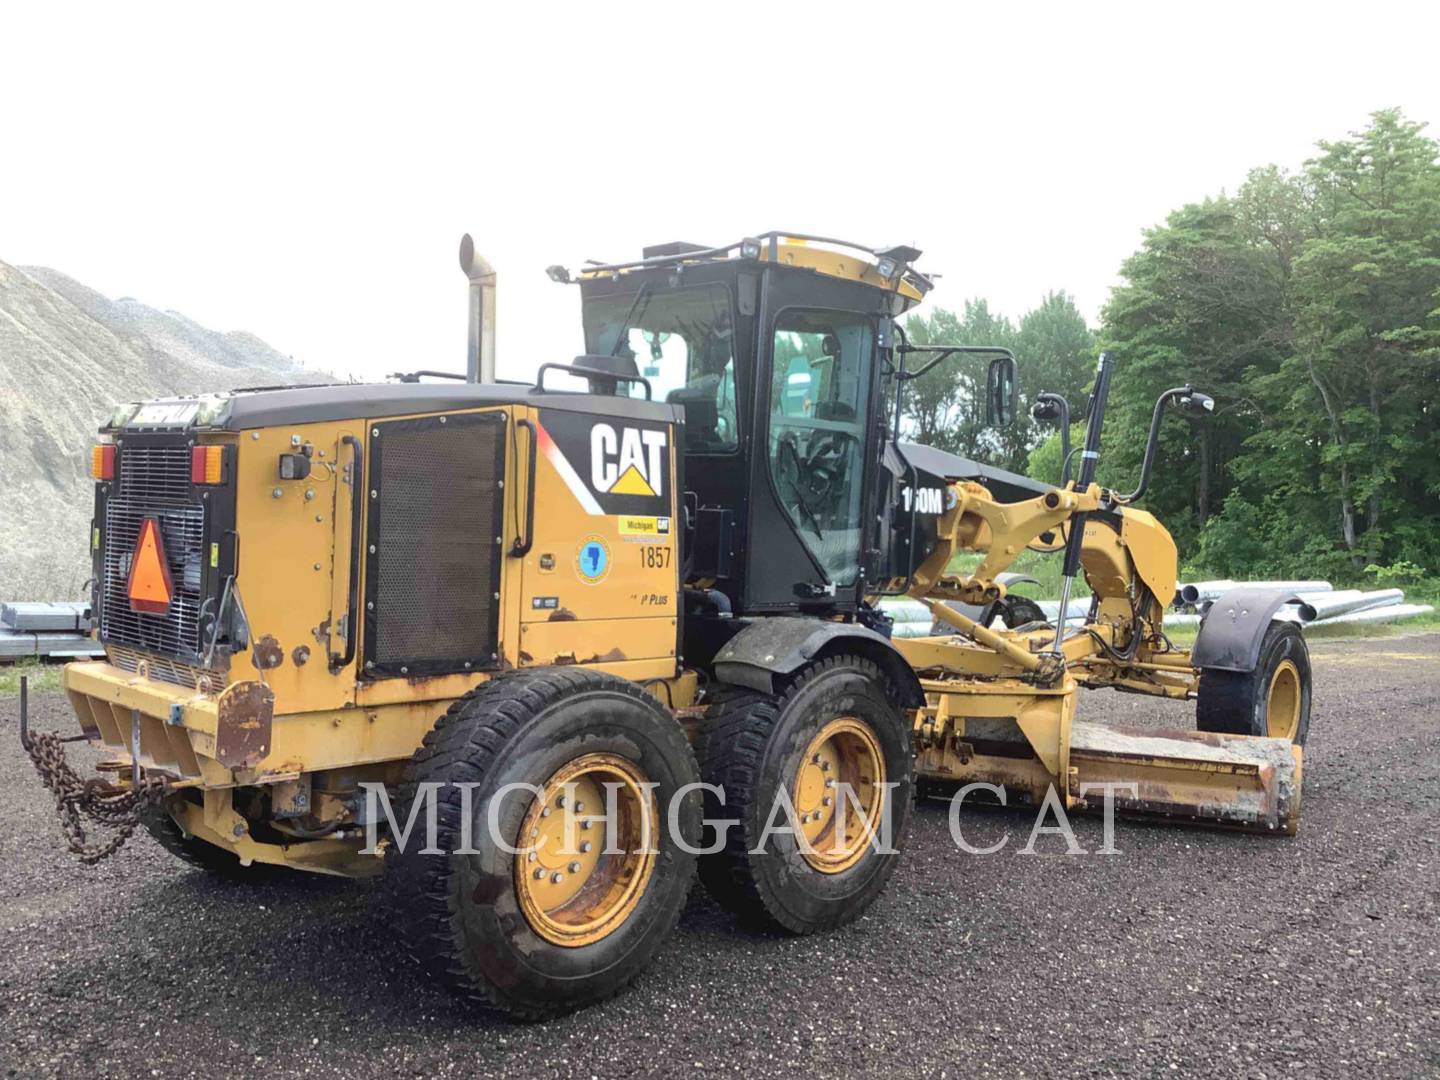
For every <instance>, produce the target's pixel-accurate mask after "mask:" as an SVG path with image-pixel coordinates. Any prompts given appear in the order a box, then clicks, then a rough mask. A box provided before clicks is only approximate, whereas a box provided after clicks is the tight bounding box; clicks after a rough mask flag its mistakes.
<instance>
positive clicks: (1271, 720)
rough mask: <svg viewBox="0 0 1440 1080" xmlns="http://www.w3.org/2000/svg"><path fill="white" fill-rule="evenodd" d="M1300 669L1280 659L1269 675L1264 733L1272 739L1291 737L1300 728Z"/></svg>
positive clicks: (1293, 736) (1292, 662)
mask: <svg viewBox="0 0 1440 1080" xmlns="http://www.w3.org/2000/svg"><path fill="white" fill-rule="evenodd" d="M1300 698H1301V693H1300V669H1299V668H1297V667H1296V666H1295V663H1294V661H1293V660H1282V661H1280V666H1279V667H1277V668H1276V669H1275V674H1274V675H1272V676H1270V692H1269V693H1268V694H1267V695H1266V697H1265V733H1266V734H1267V735H1269V736H1270V737H1271V738H1272V739H1293V738H1295V735H1296V733H1297V732H1298V731H1299V729H1300Z"/></svg>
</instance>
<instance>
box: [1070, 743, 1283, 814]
mask: <svg viewBox="0 0 1440 1080" xmlns="http://www.w3.org/2000/svg"><path fill="white" fill-rule="evenodd" d="M1302 760H1303V751H1302V750H1301V748H1300V747H1298V746H1296V745H1294V744H1293V743H1291V742H1290V741H1289V740H1288V739H1266V738H1256V737H1254V736H1249V735H1220V734H1214V733H1210V732H1192V731H1146V730H1133V729H1131V730H1126V729H1120V728H1115V727H1111V726H1108V725H1104V724H1090V723H1083V722H1079V721H1077V722H1075V723H1074V724H1072V725H1071V728H1070V767H1071V769H1072V770H1073V774H1072V775H1073V776H1074V781H1073V785H1074V786H1073V789H1072V790H1073V793H1074V795H1075V798H1076V803H1077V805H1079V806H1081V807H1084V808H1086V809H1095V810H1099V809H1102V808H1103V806H1104V800H1105V790H1106V786H1107V785H1108V786H1109V790H1110V791H1111V792H1113V798H1114V805H1115V808H1116V810H1117V811H1119V812H1121V813H1126V814H1139V815H1145V816H1161V817H1167V818H1179V819H1182V820H1186V821H1192V822H1195V823H1197V824H1206V825H1217V826H1221V827H1224V828H1231V829H1240V830H1243V831H1245V832H1259V833H1279V834H1282V835H1286V836H1293V835H1294V834H1295V830H1296V828H1297V827H1298V826H1299V824H1300V775H1301V767H1302Z"/></svg>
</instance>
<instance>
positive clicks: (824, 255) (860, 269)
mask: <svg viewBox="0 0 1440 1080" xmlns="http://www.w3.org/2000/svg"><path fill="white" fill-rule="evenodd" d="M919 257H920V252H919V250H918V249H916V248H913V247H904V246H896V247H888V248H870V247H866V246H864V245H863V244H854V243H851V242H850V241H848V240H836V239H834V238H833V237H826V236H807V235H805V234H803V233H794V232H768V233H761V234H760V235H759V236H747V237H745V238H744V239H742V240H737V241H735V243H733V244H726V245H724V246H722V247H705V246H704V245H701V244H690V243H683V242H676V243H669V244H657V245H654V246H651V247H647V248H645V249H644V251H643V252H642V255H641V258H639V259H637V260H634V261H632V262H620V263H594V262H591V263H586V264H585V266H584V267H583V268H581V270H580V272H579V280H581V281H586V280H594V279H596V278H603V277H607V276H611V275H614V276H619V275H621V274H626V273H631V272H634V271H639V270H653V269H661V268H664V267H667V266H682V265H696V264H700V263H715V262H726V261H735V262H739V261H745V260H748V261H751V262H758V263H773V264H776V265H780V266H793V267H797V268H800V269H805V270H813V271H815V272H817V273H821V274H826V275H828V276H830V277H836V278H842V279H843V280H846V281H856V282H859V283H860V284H862V285H869V286H870V287H872V288H876V289H881V290H883V291H885V292H889V293H894V294H895V295H896V296H897V297H899V298H900V300H901V301H902V304H903V308H902V310H908V309H910V308H911V307H913V306H915V305H916V304H918V303H919V302H920V301H921V300H922V299H924V297H925V294H926V293H928V292H929V291H930V289H931V288H932V287H933V285H934V282H933V281H931V279H930V278H928V277H926V276H925V275H924V274H922V273H920V272H919V271H918V270H916V269H915V268H914V267H913V266H912V265H911V264H912V263H913V262H914V261H915V260H917V259H918V258H919ZM548 273H549V274H550V277H551V278H552V279H554V280H556V281H562V282H568V281H570V280H571V277H570V272H569V271H568V270H566V269H565V268H564V267H560V266H552V267H550V269H549V271H548Z"/></svg>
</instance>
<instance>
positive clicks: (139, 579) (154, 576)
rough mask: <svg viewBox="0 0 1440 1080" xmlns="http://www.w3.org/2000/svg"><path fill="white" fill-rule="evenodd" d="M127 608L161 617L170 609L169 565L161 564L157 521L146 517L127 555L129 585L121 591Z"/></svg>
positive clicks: (171, 583)
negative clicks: (127, 603) (128, 556)
mask: <svg viewBox="0 0 1440 1080" xmlns="http://www.w3.org/2000/svg"><path fill="white" fill-rule="evenodd" d="M125 593H126V595H127V596H129V597H130V608H131V610H133V611H143V612H145V613H146V614H148V615H164V614H165V613H166V612H168V611H169V610H170V597H171V595H172V594H173V593H174V584H173V582H172V581H171V579H170V565H169V563H167V562H166V561H165V545H164V543H163V542H162V541H161V539H160V522H159V520H158V519H157V518H153V517H147V518H146V519H145V520H144V521H142V522H140V535H139V536H138V537H136V538H135V550H134V551H133V552H131V554H130V583H129V585H128V586H127V587H126V589H125Z"/></svg>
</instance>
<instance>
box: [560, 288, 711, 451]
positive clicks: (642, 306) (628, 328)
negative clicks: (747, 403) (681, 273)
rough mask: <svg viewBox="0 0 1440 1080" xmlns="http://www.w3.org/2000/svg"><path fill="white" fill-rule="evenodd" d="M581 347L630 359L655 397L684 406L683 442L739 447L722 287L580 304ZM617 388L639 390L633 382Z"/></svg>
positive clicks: (651, 291) (704, 447)
mask: <svg viewBox="0 0 1440 1080" xmlns="http://www.w3.org/2000/svg"><path fill="white" fill-rule="evenodd" d="M584 316H585V347H586V351H587V352H591V353H597V354H599V355H601V356H621V357H627V358H629V359H631V360H633V361H634V362H635V366H636V369H637V371H638V372H639V374H641V375H643V376H644V377H645V378H646V379H648V380H649V382H650V386H651V388H652V389H653V391H654V395H655V400H657V401H668V402H670V403H671V404H676V405H681V406H683V407H684V409H685V448H686V449H687V450H689V451H691V452H699V453H728V452H729V451H732V450H734V449H735V448H736V447H737V446H738V445H739V430H738V422H737V419H738V411H737V409H736V403H735V323H734V319H733V318H732V317H731V313H730V294H729V291H728V290H727V289H726V288H725V287H724V286H723V285H697V286H692V287H688V288H683V289H669V288H652V287H650V286H641V288H640V290H639V291H638V292H634V293H629V294H626V295H620V296H606V297H595V298H593V299H589V300H587V301H586V302H585V311H584ZM619 392H620V393H622V394H629V395H631V396H636V397H639V396H643V395H644V393H645V391H644V389H643V388H642V387H640V386H639V385H638V384H625V383H622V384H620V387H619Z"/></svg>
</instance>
